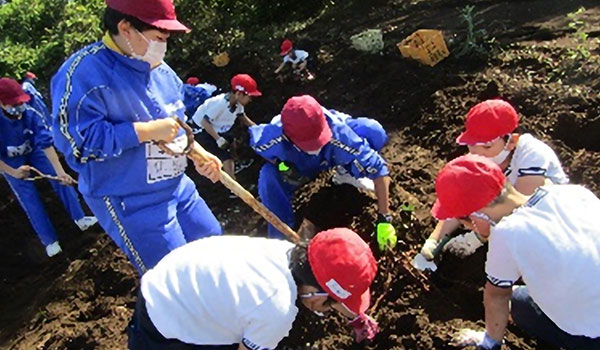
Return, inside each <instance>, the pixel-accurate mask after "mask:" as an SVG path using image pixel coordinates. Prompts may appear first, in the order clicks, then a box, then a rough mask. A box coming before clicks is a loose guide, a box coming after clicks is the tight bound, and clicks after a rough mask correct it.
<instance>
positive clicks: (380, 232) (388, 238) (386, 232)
mask: <svg viewBox="0 0 600 350" xmlns="http://www.w3.org/2000/svg"><path fill="white" fill-rule="evenodd" d="M375 232H376V233H377V243H378V244H379V250H382V251H383V250H386V249H388V248H389V249H394V247H396V243H397V242H398V237H396V229H395V228H394V226H393V225H392V216H391V215H390V214H379V215H377V224H376V226H375Z"/></svg>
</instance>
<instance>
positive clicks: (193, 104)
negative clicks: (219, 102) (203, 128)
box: [183, 84, 211, 118]
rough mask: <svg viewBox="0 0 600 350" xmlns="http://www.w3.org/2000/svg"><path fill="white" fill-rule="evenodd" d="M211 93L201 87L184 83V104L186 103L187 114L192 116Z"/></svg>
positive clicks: (189, 116)
mask: <svg viewBox="0 0 600 350" xmlns="http://www.w3.org/2000/svg"><path fill="white" fill-rule="evenodd" d="M210 96H211V94H210V93H209V92H208V91H206V90H204V89H203V88H201V87H198V86H194V85H190V84H183V104H184V105H185V114H186V115H187V116H188V118H192V116H193V115H194V113H196V110H197V109H198V107H200V105H201V104H203V103H204V101H206V100H207V99H208V98H209V97H210Z"/></svg>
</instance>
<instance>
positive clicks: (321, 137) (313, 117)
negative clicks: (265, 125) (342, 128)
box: [281, 95, 332, 151]
mask: <svg viewBox="0 0 600 350" xmlns="http://www.w3.org/2000/svg"><path fill="white" fill-rule="evenodd" d="M281 123H282V124H283V132H284V133H285V135H286V136H287V137H289V138H290V140H291V141H292V142H293V143H294V144H295V145H296V146H298V147H299V148H300V149H301V150H303V151H316V150H318V149H319V148H321V147H323V146H325V145H326V144H327V142H329V140H331V137H332V133H331V128H330V127H329V124H327V119H325V114H323V107H321V105H320V104H319V102H317V100H315V99H314V98H313V97H312V96H310V95H302V96H294V97H292V98H290V99H289V100H287V102H286V103H285V105H284V106H283V109H282V110H281Z"/></svg>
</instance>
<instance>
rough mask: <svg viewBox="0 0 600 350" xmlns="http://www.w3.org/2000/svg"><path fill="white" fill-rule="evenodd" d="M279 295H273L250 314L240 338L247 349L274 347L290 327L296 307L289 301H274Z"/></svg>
mask: <svg viewBox="0 0 600 350" xmlns="http://www.w3.org/2000/svg"><path fill="white" fill-rule="evenodd" d="M279 297H281V296H278V295H277V294H276V295H274V296H273V297H272V298H270V299H269V300H267V301H266V302H265V303H263V304H262V305H260V306H259V307H258V308H256V310H255V311H254V312H253V313H252V315H250V317H249V319H248V324H247V326H246V328H245V329H244V335H243V338H242V343H243V344H244V346H246V347H247V348H248V349H250V350H266V349H275V348H276V347H277V344H279V342H280V341H281V340H282V339H283V338H284V337H286V336H287V335H288V334H289V332H290V330H291V329H292V323H293V322H294V319H295V318H296V314H297V313H298V308H296V306H295V305H293V304H291V303H290V302H289V301H288V302H287V303H286V302H283V303H281V302H278V301H276V300H277V299H278V298H279ZM288 298H289V297H288Z"/></svg>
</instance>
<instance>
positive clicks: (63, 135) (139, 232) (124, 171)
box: [51, 34, 221, 273]
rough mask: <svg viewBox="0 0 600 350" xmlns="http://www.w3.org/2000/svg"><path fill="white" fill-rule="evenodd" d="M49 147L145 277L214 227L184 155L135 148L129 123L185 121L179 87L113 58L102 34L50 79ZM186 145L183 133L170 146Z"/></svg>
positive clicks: (170, 76)
mask: <svg viewBox="0 0 600 350" xmlns="http://www.w3.org/2000/svg"><path fill="white" fill-rule="evenodd" d="M51 89H52V90H51V92H52V102H53V103H52V105H53V110H52V115H53V118H54V127H53V132H54V139H55V144H56V147H57V148H58V149H59V150H60V151H61V152H63V153H64V154H65V156H66V159H67V162H68V163H69V165H70V166H71V167H72V168H73V169H74V170H75V171H77V172H78V173H79V190H80V191H81V193H82V194H83V196H84V198H85V200H86V202H87V204H88V206H89V207H90V209H91V210H92V211H93V212H94V214H95V215H96V217H97V218H98V221H99V222H100V224H101V225H102V227H103V228H104V230H106V232H107V233H108V234H109V235H110V237H111V238H112V239H113V240H114V241H115V242H116V244H117V245H118V246H119V247H120V248H121V249H122V250H123V251H124V252H125V253H126V254H127V255H128V257H129V259H130V260H131V262H132V263H133V264H134V266H135V267H136V268H137V269H138V270H139V271H140V272H141V273H144V272H145V271H146V270H147V269H150V268H152V267H153V266H154V265H156V263H157V262H158V261H159V260H160V259H161V258H162V257H163V256H165V255H166V254H167V253H168V252H169V251H171V250H173V249H174V248H177V247H179V246H181V245H183V244H185V243H187V242H190V241H193V240H196V239H198V238H201V237H205V236H209V235H215V234H221V227H220V224H219V222H218V221H217V219H216V218H215V216H214V215H213V214H212V212H211V211H210V209H209V208H208V207H207V205H206V203H205V202H204V200H202V198H200V196H199V194H198V192H197V191H196V187H195V185H194V183H193V182H192V181H191V180H190V178H188V177H187V176H186V175H185V174H184V171H185V168H186V166H187V159H186V157H185V156H178V157H172V156H169V155H167V154H164V153H163V152H162V151H160V150H159V149H158V147H157V146H156V145H154V144H152V143H140V142H139V140H138V136H137V134H136V132H135V129H134V126H133V123H134V122H146V121H151V120H154V119H159V118H167V117H170V116H177V117H179V118H181V119H184V118H185V116H184V110H185V107H184V105H183V102H182V97H183V93H182V82H181V80H180V79H179V78H178V77H177V75H176V74H175V72H173V70H172V69H171V68H170V67H169V66H168V65H167V64H166V63H164V62H163V63H162V64H161V65H159V66H158V67H155V68H153V69H150V65H149V64H148V63H146V62H143V61H140V60H137V59H133V58H130V57H128V56H125V55H123V54H121V53H120V51H119V49H118V47H117V46H116V44H115V43H114V41H113V40H112V38H111V37H110V36H109V35H108V34H107V35H106V36H105V37H104V39H103V41H101V42H97V43H94V44H91V45H89V46H87V47H85V48H83V49H81V50H80V51H78V52H77V53H75V54H74V55H72V56H71V57H70V58H69V59H68V60H67V61H66V62H65V63H64V64H63V65H62V67H61V68H60V69H59V71H58V72H57V73H56V75H55V76H54V77H53V78H52V86H51ZM181 141H185V135H181V136H179V137H178V138H177V139H176V141H175V142H181Z"/></svg>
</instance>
